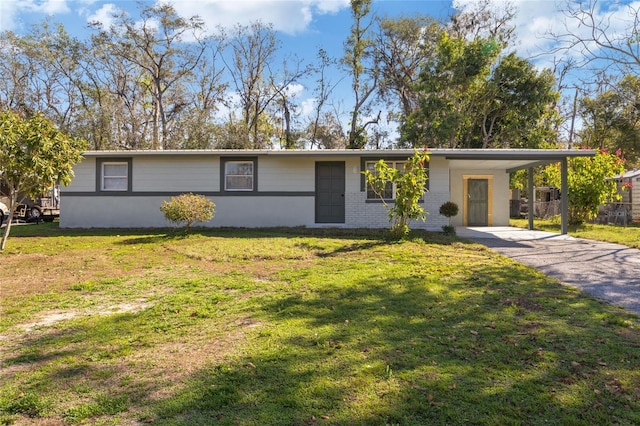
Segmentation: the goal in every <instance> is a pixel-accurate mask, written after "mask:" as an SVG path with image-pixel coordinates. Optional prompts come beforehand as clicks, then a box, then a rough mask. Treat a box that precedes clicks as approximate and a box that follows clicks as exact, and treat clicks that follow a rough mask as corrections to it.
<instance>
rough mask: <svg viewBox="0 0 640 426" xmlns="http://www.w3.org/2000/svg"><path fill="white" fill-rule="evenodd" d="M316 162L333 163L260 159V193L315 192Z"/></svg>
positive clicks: (297, 159) (299, 158) (319, 159)
mask: <svg viewBox="0 0 640 426" xmlns="http://www.w3.org/2000/svg"><path fill="white" fill-rule="evenodd" d="M316 161H332V159H330V158H308V157H293V158H291V157H289V158H283V157H260V158H258V191H303V192H305V191H315V187H316V166H315V164H316Z"/></svg>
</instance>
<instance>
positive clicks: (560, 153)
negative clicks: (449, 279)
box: [83, 148, 596, 162]
mask: <svg viewBox="0 0 640 426" xmlns="http://www.w3.org/2000/svg"><path fill="white" fill-rule="evenodd" d="M417 150H418V151H420V149H417ZM414 152H416V149H324V150H308V149H290V150H258V149H197V150H182V149H180V150H111V151H86V152H85V153H84V154H83V155H84V156H85V157H155V156H214V157H217V156H224V157H256V156H258V157H259V156H281V157H292V156H343V157H344V156H347V157H353V156H355V157H395V156H398V157H400V156H411V155H413V153H414ZM428 152H429V154H430V155H431V156H432V157H444V158H446V159H450V160H532V161H535V160H539V161H550V162H554V161H560V160H563V159H565V158H568V157H593V156H595V155H596V151H595V150H589V149H448V148H433V149H428Z"/></svg>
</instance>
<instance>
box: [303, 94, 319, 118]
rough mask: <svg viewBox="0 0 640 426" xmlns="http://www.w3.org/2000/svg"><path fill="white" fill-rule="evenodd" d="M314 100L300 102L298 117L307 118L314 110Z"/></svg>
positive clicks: (315, 100) (308, 99)
mask: <svg viewBox="0 0 640 426" xmlns="http://www.w3.org/2000/svg"><path fill="white" fill-rule="evenodd" d="M317 101H318V100H317V99H316V98H307V99H305V100H303V101H302V102H300V115H301V116H303V117H309V116H310V115H311V114H312V113H315V110H316V102H317Z"/></svg>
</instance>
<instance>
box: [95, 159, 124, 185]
mask: <svg viewBox="0 0 640 426" xmlns="http://www.w3.org/2000/svg"><path fill="white" fill-rule="evenodd" d="M100 190H101V191H128V190H129V162H127V161H118V162H115V161H113V162H111V161H109V162H107V161H105V162H103V163H102V180H101V184H100Z"/></svg>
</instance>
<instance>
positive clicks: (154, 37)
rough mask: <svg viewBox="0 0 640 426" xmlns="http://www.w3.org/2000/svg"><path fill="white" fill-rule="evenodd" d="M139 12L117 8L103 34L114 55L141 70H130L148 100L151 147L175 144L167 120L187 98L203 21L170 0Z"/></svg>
mask: <svg viewBox="0 0 640 426" xmlns="http://www.w3.org/2000/svg"><path fill="white" fill-rule="evenodd" d="M140 15H141V18H142V19H141V21H136V20H134V19H132V18H131V17H130V16H128V15H126V14H125V13H124V12H123V13H120V14H118V15H117V16H115V17H114V18H115V22H114V24H113V25H112V26H111V28H109V29H108V30H107V31H105V30H102V33H101V36H102V38H103V40H104V43H105V45H106V46H108V51H109V52H110V53H111V54H112V55H114V56H117V57H120V58H123V59H124V60H125V61H126V62H128V63H130V64H133V65H135V66H136V67H137V68H138V69H139V71H140V73H139V76H135V75H134V76H135V77H137V82H138V83H139V84H141V85H142V87H143V88H144V89H145V90H146V92H147V94H148V96H149V99H150V100H151V108H150V109H151V110H152V114H151V124H152V132H151V141H152V143H151V147H152V148H154V149H158V148H171V147H175V146H176V143H175V142H174V141H172V140H171V137H170V136H171V131H172V128H171V125H172V124H173V123H174V122H175V118H176V117H177V116H178V114H179V113H180V112H181V111H182V110H183V109H184V108H185V107H186V105H187V104H188V100H187V99H186V98H185V96H184V92H183V90H182V88H183V85H184V84H186V83H187V82H188V81H190V79H191V78H192V77H193V71H194V69H196V67H197V66H198V64H199V63H200V60H201V58H202V56H203V54H204V52H205V50H206V43H205V41H204V39H203V37H202V34H203V22H202V20H201V19H200V18H199V17H197V16H193V17H191V18H189V19H185V18H182V17H181V16H179V15H178V14H177V12H176V11H175V9H174V8H173V6H171V5H170V4H168V3H164V4H158V5H155V6H151V7H145V8H143V9H142V10H141V11H140ZM98 27H99V28H100V27H101V26H100V25H98ZM187 41H188V43H187Z"/></svg>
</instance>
